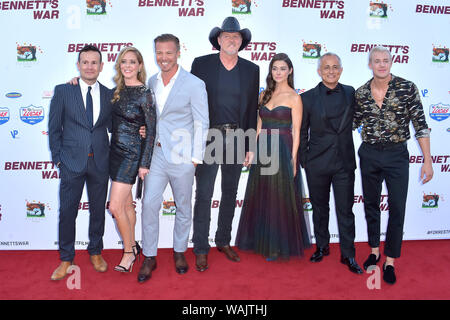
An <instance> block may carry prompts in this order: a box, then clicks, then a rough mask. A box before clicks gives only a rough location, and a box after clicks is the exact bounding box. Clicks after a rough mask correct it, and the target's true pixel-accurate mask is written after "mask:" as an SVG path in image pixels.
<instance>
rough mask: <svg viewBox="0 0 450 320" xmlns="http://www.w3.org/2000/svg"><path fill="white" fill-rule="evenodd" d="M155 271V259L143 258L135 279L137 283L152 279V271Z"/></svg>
mask: <svg viewBox="0 0 450 320" xmlns="http://www.w3.org/2000/svg"><path fill="white" fill-rule="evenodd" d="M155 269H156V257H145V259H144V262H143V263H142V266H141V269H140V270H139V273H138V276H137V279H138V282H139V283H142V282H145V281H147V280H148V279H150V278H151V277H152V271H153V270H155Z"/></svg>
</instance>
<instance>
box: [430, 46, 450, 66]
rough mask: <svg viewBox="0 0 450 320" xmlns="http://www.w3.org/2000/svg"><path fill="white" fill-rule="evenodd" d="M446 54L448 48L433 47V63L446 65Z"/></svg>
mask: <svg viewBox="0 0 450 320" xmlns="http://www.w3.org/2000/svg"><path fill="white" fill-rule="evenodd" d="M448 54H449V49H448V48H445V47H443V48H436V47H433V58H432V61H433V62H446V63H448Z"/></svg>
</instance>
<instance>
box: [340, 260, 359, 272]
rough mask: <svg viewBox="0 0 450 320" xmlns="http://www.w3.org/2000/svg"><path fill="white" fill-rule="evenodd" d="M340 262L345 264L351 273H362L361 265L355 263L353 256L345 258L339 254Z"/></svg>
mask: <svg viewBox="0 0 450 320" xmlns="http://www.w3.org/2000/svg"><path fill="white" fill-rule="evenodd" d="M341 263H343V264H345V265H347V267H348V269H349V270H350V271H351V272H353V273H357V274H361V273H363V271H362V269H361V267H360V266H359V265H358V264H357V263H356V260H355V258H346V257H343V256H341Z"/></svg>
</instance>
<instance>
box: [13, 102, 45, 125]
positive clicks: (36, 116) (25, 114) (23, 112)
mask: <svg viewBox="0 0 450 320" xmlns="http://www.w3.org/2000/svg"><path fill="white" fill-rule="evenodd" d="M19 111H20V120H22V121H23V122H25V123H28V124H31V125H34V124H37V123H39V122H41V121H42V120H44V108H43V107H36V106H34V105H32V104H30V105H29V106H28V107H22V108H20V110H19Z"/></svg>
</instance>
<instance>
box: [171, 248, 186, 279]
mask: <svg viewBox="0 0 450 320" xmlns="http://www.w3.org/2000/svg"><path fill="white" fill-rule="evenodd" d="M173 260H174V261H175V271H176V272H177V273H179V274H185V273H186V272H187V271H188V269H189V266H188V264H187V261H186V258H185V256H184V253H183V252H175V251H174V252H173Z"/></svg>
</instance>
